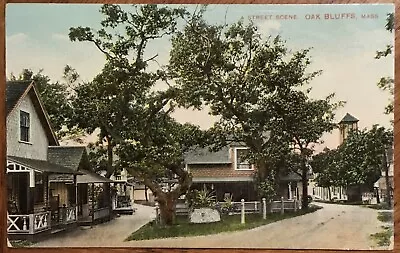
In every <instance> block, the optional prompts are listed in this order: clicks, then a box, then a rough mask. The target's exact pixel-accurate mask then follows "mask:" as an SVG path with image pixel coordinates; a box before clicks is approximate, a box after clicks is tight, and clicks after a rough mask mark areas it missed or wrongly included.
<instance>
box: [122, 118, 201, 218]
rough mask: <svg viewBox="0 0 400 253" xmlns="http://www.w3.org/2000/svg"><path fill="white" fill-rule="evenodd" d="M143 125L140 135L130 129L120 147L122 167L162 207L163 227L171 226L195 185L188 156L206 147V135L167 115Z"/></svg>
mask: <svg viewBox="0 0 400 253" xmlns="http://www.w3.org/2000/svg"><path fill="white" fill-rule="evenodd" d="M133 124H138V122H134V123H133ZM139 124H141V126H142V128H141V129H140V131H137V127H135V126H133V127H130V125H128V126H127V128H126V130H125V131H124V132H123V135H124V141H123V142H121V143H120V144H119V146H118V156H119V158H120V160H119V161H120V163H119V165H120V166H121V167H123V168H126V169H128V171H129V172H130V173H131V174H132V175H134V176H135V177H136V178H139V179H141V180H143V182H144V184H145V185H146V186H147V187H148V188H149V189H150V190H151V191H152V192H153V194H154V196H155V201H157V202H158V203H159V206H160V215H161V222H162V224H165V225H171V224H173V223H174V217H175V207H176V202H177V200H178V198H179V197H180V196H181V195H182V194H186V193H187V191H188V190H189V188H190V185H191V182H192V178H191V175H190V174H189V172H188V171H186V170H185V166H184V161H183V157H184V153H185V152H187V151H189V150H190V149H192V148H196V147H198V146H202V145H203V143H205V140H206V135H205V133H204V132H203V131H201V130H200V129H199V127H197V126H193V125H190V124H180V123H178V122H176V121H175V120H174V119H173V118H171V117H170V116H169V115H168V114H167V113H166V112H159V113H157V115H155V116H154V117H153V118H152V119H150V120H149V119H144V120H143V121H141V122H139ZM133 129H136V130H133ZM132 130H133V131H132Z"/></svg>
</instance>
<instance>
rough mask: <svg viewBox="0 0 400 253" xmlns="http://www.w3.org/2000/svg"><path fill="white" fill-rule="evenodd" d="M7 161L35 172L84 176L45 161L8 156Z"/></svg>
mask: <svg viewBox="0 0 400 253" xmlns="http://www.w3.org/2000/svg"><path fill="white" fill-rule="evenodd" d="M7 160H9V161H12V162H15V163H18V164H20V165H23V166H26V167H28V168H31V169H33V170H37V171H41V172H48V173H57V174H60V173H61V174H82V173H80V172H77V171H73V170H71V169H69V168H67V167H64V166H61V165H59V164H54V163H51V162H48V161H44V160H36V159H30V158H24V157H17V156H7Z"/></svg>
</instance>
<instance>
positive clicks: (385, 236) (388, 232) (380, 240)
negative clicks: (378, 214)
mask: <svg viewBox="0 0 400 253" xmlns="http://www.w3.org/2000/svg"><path fill="white" fill-rule="evenodd" d="M382 228H383V231H382V232H378V233H375V234H371V235H370V237H371V238H372V239H373V240H375V241H376V243H377V244H378V246H389V245H390V237H391V236H392V234H393V228H392V227H390V226H382Z"/></svg>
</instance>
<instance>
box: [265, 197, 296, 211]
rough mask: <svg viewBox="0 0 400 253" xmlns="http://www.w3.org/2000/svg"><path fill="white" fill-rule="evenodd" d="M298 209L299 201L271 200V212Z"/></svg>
mask: <svg viewBox="0 0 400 253" xmlns="http://www.w3.org/2000/svg"><path fill="white" fill-rule="evenodd" d="M299 209H300V201H298V200H296V199H293V200H277V201H272V202H271V209H270V211H271V213H275V212H284V211H286V210H288V211H295V212H296V211H297V210H299Z"/></svg>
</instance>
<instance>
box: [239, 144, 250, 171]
mask: <svg viewBox="0 0 400 253" xmlns="http://www.w3.org/2000/svg"><path fill="white" fill-rule="evenodd" d="M248 154H249V149H248V148H235V169H236V170H253V166H252V165H251V164H250V162H249V159H248V157H247V156H248Z"/></svg>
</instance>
